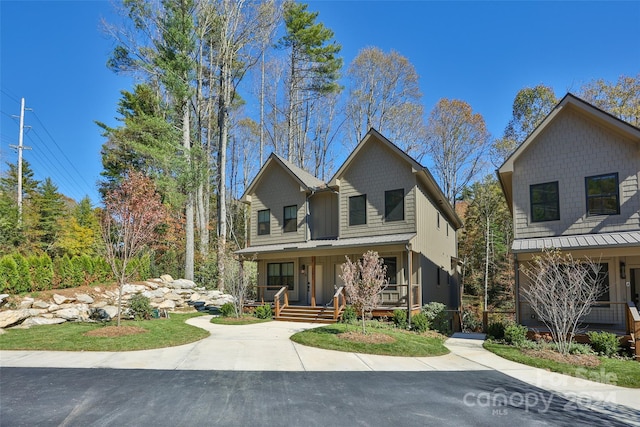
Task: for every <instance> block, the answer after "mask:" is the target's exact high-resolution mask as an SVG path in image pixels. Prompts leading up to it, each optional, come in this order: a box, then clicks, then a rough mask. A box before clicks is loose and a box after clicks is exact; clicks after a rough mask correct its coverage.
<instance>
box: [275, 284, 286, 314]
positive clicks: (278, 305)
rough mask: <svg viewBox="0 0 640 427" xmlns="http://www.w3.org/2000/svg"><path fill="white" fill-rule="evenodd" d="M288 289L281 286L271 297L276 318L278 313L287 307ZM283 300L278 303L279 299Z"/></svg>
mask: <svg viewBox="0 0 640 427" xmlns="http://www.w3.org/2000/svg"><path fill="white" fill-rule="evenodd" d="M288 290H289V288H288V287H287V286H283V287H282V288H280V290H279V291H278V293H277V294H275V295H274V296H273V301H274V303H275V306H276V318H278V317H280V311H281V310H282V309H283V308H285V307H287V306H288V305H289V292H288ZM281 298H284V300H283V303H280V299H281Z"/></svg>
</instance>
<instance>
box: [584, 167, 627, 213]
mask: <svg viewBox="0 0 640 427" xmlns="http://www.w3.org/2000/svg"><path fill="white" fill-rule="evenodd" d="M585 187H586V193H587V215H617V214H619V213H620V196H619V192H618V174H617V173H610V174H607V175H598V176H588V177H586V178H585Z"/></svg>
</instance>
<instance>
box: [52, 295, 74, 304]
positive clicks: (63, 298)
mask: <svg viewBox="0 0 640 427" xmlns="http://www.w3.org/2000/svg"><path fill="white" fill-rule="evenodd" d="M75 300H76V299H75V298H73V297H66V296H64V295H59V294H53V301H54V302H55V303H56V304H58V305H61V304H64V303H66V302H73V301H75Z"/></svg>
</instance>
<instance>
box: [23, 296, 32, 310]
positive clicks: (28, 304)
mask: <svg viewBox="0 0 640 427" xmlns="http://www.w3.org/2000/svg"><path fill="white" fill-rule="evenodd" d="M34 301H35V300H34V299H33V298H30V297H25V298H23V299H22V301H20V307H19V308H21V309H22V308H31V306H32V305H33V302H34Z"/></svg>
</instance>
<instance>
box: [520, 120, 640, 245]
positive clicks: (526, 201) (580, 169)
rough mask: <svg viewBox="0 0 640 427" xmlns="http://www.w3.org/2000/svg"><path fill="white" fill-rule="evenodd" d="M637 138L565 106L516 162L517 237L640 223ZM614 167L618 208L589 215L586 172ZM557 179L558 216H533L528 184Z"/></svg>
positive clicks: (635, 227)
mask: <svg viewBox="0 0 640 427" xmlns="http://www.w3.org/2000/svg"><path fill="white" fill-rule="evenodd" d="M639 169H640V152H639V151H638V146H637V143H634V142H633V141H630V140H628V139H625V138H624V137H623V136H621V135H620V134H618V133H614V132H613V131H611V130H609V129H608V128H605V127H604V126H602V125H599V124H597V123H596V122H594V121H593V120H589V119H588V118H587V117H586V116H585V115H584V114H581V113H579V112H577V111H576V110H572V109H567V111H563V112H562V113H561V114H560V115H558V117H557V118H556V119H555V120H554V121H553V122H552V123H550V124H549V125H548V126H547V127H546V128H545V129H544V131H543V132H542V133H541V134H540V135H538V137H537V140H536V143H535V144H532V145H531V146H530V147H529V148H528V149H527V150H526V151H525V152H523V153H522V154H521V155H520V157H519V158H518V159H517V160H516V162H515V164H514V174H513V205H514V206H513V208H514V211H513V213H514V228H515V238H517V239H523V238H532V237H547V236H554V235H562V234H586V233H594V232H614V231H629V230H638V229H640V213H639V211H640V192H639V190H638V186H639V183H638V174H639ZM609 173H618V179H619V195H620V214H619V215H599V216H587V213H586V190H585V178H586V177H588V176H595V175H602V174H609ZM552 181H558V191H559V195H560V220H558V221H547V222H531V220H530V219H531V207H530V195H529V187H530V185H532V184H540V183H544V182H552Z"/></svg>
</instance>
